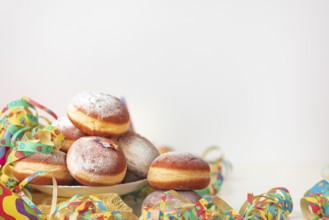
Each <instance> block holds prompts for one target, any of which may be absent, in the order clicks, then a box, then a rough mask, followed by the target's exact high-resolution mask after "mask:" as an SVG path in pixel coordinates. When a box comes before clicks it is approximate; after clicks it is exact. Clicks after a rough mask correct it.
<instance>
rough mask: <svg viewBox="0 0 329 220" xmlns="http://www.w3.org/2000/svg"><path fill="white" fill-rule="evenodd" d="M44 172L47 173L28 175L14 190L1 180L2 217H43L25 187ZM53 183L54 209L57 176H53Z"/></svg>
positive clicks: (8, 219) (0, 212) (0, 209)
mask: <svg viewBox="0 0 329 220" xmlns="http://www.w3.org/2000/svg"><path fill="white" fill-rule="evenodd" d="M42 174H45V172H43V171H39V172H36V173H34V174H33V175H32V176H29V177H27V178H26V179H24V180H23V181H22V182H21V183H19V184H18V185H17V186H16V187H15V188H14V189H13V190H10V189H9V188H8V187H7V186H6V185H4V184H3V183H2V182H1V181H0V204H1V205H0V217H2V218H4V219H6V220H11V219H33V220H34V219H35V220H39V219H43V218H42V217H43V216H42V212H41V211H40V210H39V208H38V207H37V206H36V205H35V204H34V203H33V202H32V200H31V199H30V198H29V197H28V196H27V195H26V193H25V192H24V187H25V186H26V185H27V184H28V183H29V182H30V181H31V180H33V179H34V178H35V177H37V176H39V175H42ZM53 184H54V190H53V196H54V198H55V199H53V206H52V208H51V210H54V208H55V207H54V206H55V205H56V198H57V191H56V189H57V187H56V186H57V184H56V180H55V178H53Z"/></svg>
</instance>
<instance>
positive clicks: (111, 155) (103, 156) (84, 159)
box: [66, 136, 127, 186]
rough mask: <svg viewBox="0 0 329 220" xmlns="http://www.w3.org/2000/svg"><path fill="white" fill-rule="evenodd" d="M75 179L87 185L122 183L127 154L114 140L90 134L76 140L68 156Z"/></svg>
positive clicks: (69, 166) (67, 160) (68, 165)
mask: <svg viewBox="0 0 329 220" xmlns="http://www.w3.org/2000/svg"><path fill="white" fill-rule="evenodd" d="M66 163H67V168H68V170H69V171H70V173H71V175H72V176H73V178H74V179H76V180H77V181H78V182H80V183H81V184H82V185H87V186H111V185H115V184H118V183H121V182H122V180H123V178H124V177H125V174H126V170H127V163H126V159H125V155H124V153H123V151H122V149H121V147H119V145H117V144H116V143H115V142H114V141H113V140H111V139H108V138H104V137H95V136H88V137H82V138H79V139H78V140H76V141H75V142H74V143H73V144H72V146H71V147H70V149H69V151H68V152H67V158H66Z"/></svg>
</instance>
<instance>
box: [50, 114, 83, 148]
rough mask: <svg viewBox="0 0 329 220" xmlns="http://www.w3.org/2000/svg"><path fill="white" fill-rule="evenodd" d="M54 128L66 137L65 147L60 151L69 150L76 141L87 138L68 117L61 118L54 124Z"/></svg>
mask: <svg viewBox="0 0 329 220" xmlns="http://www.w3.org/2000/svg"><path fill="white" fill-rule="evenodd" d="M52 126H54V127H56V128H58V130H60V131H61V132H62V133H63V135H64V139H65V141H64V145H63V146H62V147H61V149H60V150H61V151H64V152H67V151H68V150H69V148H70V147H71V145H72V143H73V142H74V141H76V140H77V139H79V138H81V137H83V136H86V134H85V133H83V132H82V131H80V130H79V129H77V128H76V127H75V126H74V125H73V124H72V123H71V121H70V120H69V119H68V118H67V117H62V118H59V119H58V120H56V121H54V122H53V123H52Z"/></svg>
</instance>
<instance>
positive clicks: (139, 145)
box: [117, 131, 159, 179]
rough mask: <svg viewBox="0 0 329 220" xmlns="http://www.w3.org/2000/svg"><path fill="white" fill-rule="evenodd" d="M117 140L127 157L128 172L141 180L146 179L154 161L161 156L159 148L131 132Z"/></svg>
mask: <svg viewBox="0 0 329 220" xmlns="http://www.w3.org/2000/svg"><path fill="white" fill-rule="evenodd" d="M117 140H118V143H119V145H120V147H121V148H122V150H123V152H124V154H125V156H126V160H127V166H128V171H129V172H130V173H131V174H132V175H134V176H136V177H139V178H140V179H144V178H146V176H147V172H148V170H149V167H150V165H151V163H152V161H153V160H154V159H155V158H156V157H158V156H159V151H158V150H157V148H156V147H155V146H154V145H153V144H152V143H151V142H150V141H149V140H147V139H146V138H144V137H142V136H140V135H139V134H136V133H134V132H130V131H129V132H127V133H126V134H124V135H123V136H120V137H119V138H118V139H117Z"/></svg>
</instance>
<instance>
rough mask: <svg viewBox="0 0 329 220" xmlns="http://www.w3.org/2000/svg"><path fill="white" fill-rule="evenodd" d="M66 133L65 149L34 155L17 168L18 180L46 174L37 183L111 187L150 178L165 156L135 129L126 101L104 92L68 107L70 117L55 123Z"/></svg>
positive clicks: (79, 98)
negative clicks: (157, 160)
mask: <svg viewBox="0 0 329 220" xmlns="http://www.w3.org/2000/svg"><path fill="white" fill-rule="evenodd" d="M52 125H53V126H55V127H57V128H58V129H59V130H60V131H61V132H62V133H63V135H64V138H65V141H64V147H63V148H61V151H58V152H54V153H52V154H50V155H41V154H34V155H32V156H28V157H26V158H23V159H21V160H19V161H17V162H16V163H15V164H14V172H13V174H14V176H15V178H17V179H18V180H22V179H24V178H25V177H26V176H29V175H30V174H32V173H33V172H34V171H39V170H45V171H47V173H48V175H41V176H38V177H37V178H36V179H34V180H33V183H34V184H39V185H49V184H51V176H52V175H53V176H54V177H55V178H56V179H57V182H58V184H59V185H69V184H71V183H72V182H74V181H75V183H76V184H82V185H87V186H110V185H115V184H120V183H122V182H132V181H137V180H141V179H145V178H146V176H147V173H148V170H149V167H150V165H151V162H152V161H153V160H154V159H155V158H156V157H158V156H159V152H158V150H157V148H156V147H155V146H154V145H153V144H152V143H151V142H150V141H149V140H147V139H146V138H144V137H142V136H140V135H139V134H137V133H135V132H133V131H129V125H130V117H129V112H128V109H127V107H126V105H125V104H124V103H123V102H121V101H120V99H118V98H116V97H114V96H111V95H108V94H105V93H100V92H82V93H80V94H78V95H77V96H75V97H74V98H73V99H72V101H71V102H70V103H69V105H68V106H67V117H66V118H60V119H59V120H57V121H55V122H53V124H52Z"/></svg>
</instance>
